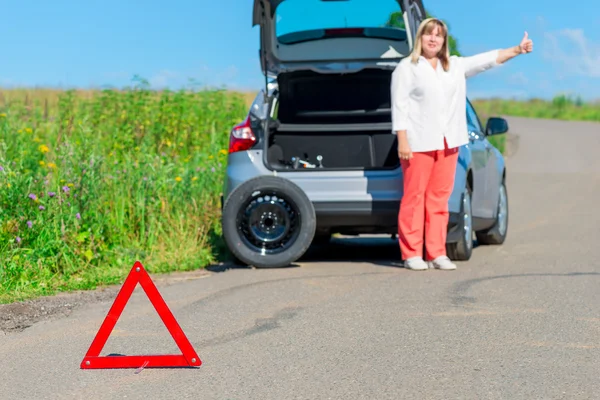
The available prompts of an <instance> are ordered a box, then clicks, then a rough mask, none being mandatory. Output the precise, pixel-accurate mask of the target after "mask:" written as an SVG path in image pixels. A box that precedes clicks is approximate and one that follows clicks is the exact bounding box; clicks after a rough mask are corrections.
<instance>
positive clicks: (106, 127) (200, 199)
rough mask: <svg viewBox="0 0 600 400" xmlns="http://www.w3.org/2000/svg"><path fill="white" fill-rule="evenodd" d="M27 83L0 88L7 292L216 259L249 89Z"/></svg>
mask: <svg viewBox="0 0 600 400" xmlns="http://www.w3.org/2000/svg"><path fill="white" fill-rule="evenodd" d="M30 94H31V93H29V92H27V91H23V92H14V91H13V92H11V91H4V92H2V95H1V97H0V166H1V170H0V302H11V301H15V300H22V299H26V298H31V297H36V296H40V295H48V294H52V293H56V292H57V291H65V290H75V289H91V288H95V287H97V286H98V285H105V284H113V283H117V282H120V281H121V280H122V279H123V277H124V276H125V274H126V273H127V272H128V270H129V269H130V268H131V266H132V265H133V263H134V262H135V261H136V260H140V261H142V262H143V263H144V265H145V266H146V268H147V269H148V270H149V271H150V272H154V273H156V272H166V271H176V270H190V269H197V268H202V267H205V266H206V265H208V264H210V263H213V262H215V261H217V260H218V259H219V257H220V255H221V254H222V253H223V252H222V246H223V245H222V243H221V242H220V226H219V211H220V210H219V208H220V207H219V193H220V192H221V186H222V174H223V169H224V167H225V159H226V154H227V150H226V149H227V145H228V139H229V138H228V132H229V131H230V129H231V126H233V125H234V124H236V123H238V122H239V121H240V120H241V118H243V116H244V115H245V113H246V111H247V107H246V104H245V99H244V98H243V96H241V95H236V94H231V93H227V92H224V91H203V92H185V91H181V92H161V93H155V92H151V91H148V90H146V89H145V88H144V86H143V85H141V86H140V87H137V88H132V89H131V90H126V91H98V92H94V93H84V94H81V93H75V92H58V93H54V92H51V91H50V92H48V93H45V94H43V93H42V94H40V93H35V92H34V93H33V94H34V95H30ZM36 96H37V97H36Z"/></svg>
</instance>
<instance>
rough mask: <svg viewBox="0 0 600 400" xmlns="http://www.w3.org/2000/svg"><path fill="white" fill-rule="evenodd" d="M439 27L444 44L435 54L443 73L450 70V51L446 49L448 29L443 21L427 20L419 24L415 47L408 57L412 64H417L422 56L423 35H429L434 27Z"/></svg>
mask: <svg viewBox="0 0 600 400" xmlns="http://www.w3.org/2000/svg"><path fill="white" fill-rule="evenodd" d="M436 26H437V27H439V28H440V31H441V34H442V35H443V36H444V44H443V45H442V48H441V49H440V51H439V53H438V54H437V56H438V58H439V59H440V61H441V62H442V67H443V68H444V71H448V69H449V68H450V49H449V48H448V27H447V26H446V24H445V23H444V22H443V21H440V20H439V19H437V18H427V19H425V20H423V22H421V24H420V25H419V29H418V30H417V36H416V38H415V41H414V43H415V46H414V48H413V51H412V53H411V54H410V57H411V59H412V62H413V63H415V64H416V63H417V62H418V61H419V57H420V56H421V55H422V54H423V43H422V42H423V35H424V34H426V33H431V32H433V30H434V29H435V27H436Z"/></svg>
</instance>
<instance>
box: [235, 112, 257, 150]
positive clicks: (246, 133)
mask: <svg viewBox="0 0 600 400" xmlns="http://www.w3.org/2000/svg"><path fill="white" fill-rule="evenodd" d="M254 143H256V136H254V132H252V128H251V127H250V117H248V118H246V120H245V121H244V122H242V123H241V124H239V125H236V126H234V127H233V129H232V130H231V134H230V135H229V152H230V153H235V152H237V151H245V150H249V149H251V148H252V146H254Z"/></svg>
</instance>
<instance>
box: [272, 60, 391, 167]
mask: <svg viewBox="0 0 600 400" xmlns="http://www.w3.org/2000/svg"><path fill="white" fill-rule="evenodd" d="M391 73H392V71H390V70H387V71H386V70H365V71H361V72H358V73H354V74H318V73H315V72H311V71H301V72H293V73H289V74H282V75H281V76H279V78H278V81H279V82H278V83H279V96H278V103H277V110H276V112H275V116H274V120H272V121H270V124H269V130H268V132H269V134H268V138H267V145H268V148H267V163H268V165H269V167H270V168H272V169H276V170H294V169H299V170H304V171H306V169H307V168H315V169H316V170H319V169H320V170H323V169H326V170H356V169H358V170H373V169H392V168H396V167H397V166H398V164H399V161H398V153H397V149H396V148H397V145H396V135H394V134H392V131H391V112H390V79H391Z"/></svg>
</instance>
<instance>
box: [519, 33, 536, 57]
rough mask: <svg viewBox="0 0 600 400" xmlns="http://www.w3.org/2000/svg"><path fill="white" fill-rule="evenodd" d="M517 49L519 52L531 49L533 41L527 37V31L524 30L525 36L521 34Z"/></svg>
mask: <svg viewBox="0 0 600 400" xmlns="http://www.w3.org/2000/svg"><path fill="white" fill-rule="evenodd" d="M519 50H520V51H521V54H526V53H531V52H532V51H533V41H532V40H531V39H529V35H528V34H527V32H525V36H523V39H522V40H521V43H520V44H519Z"/></svg>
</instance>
